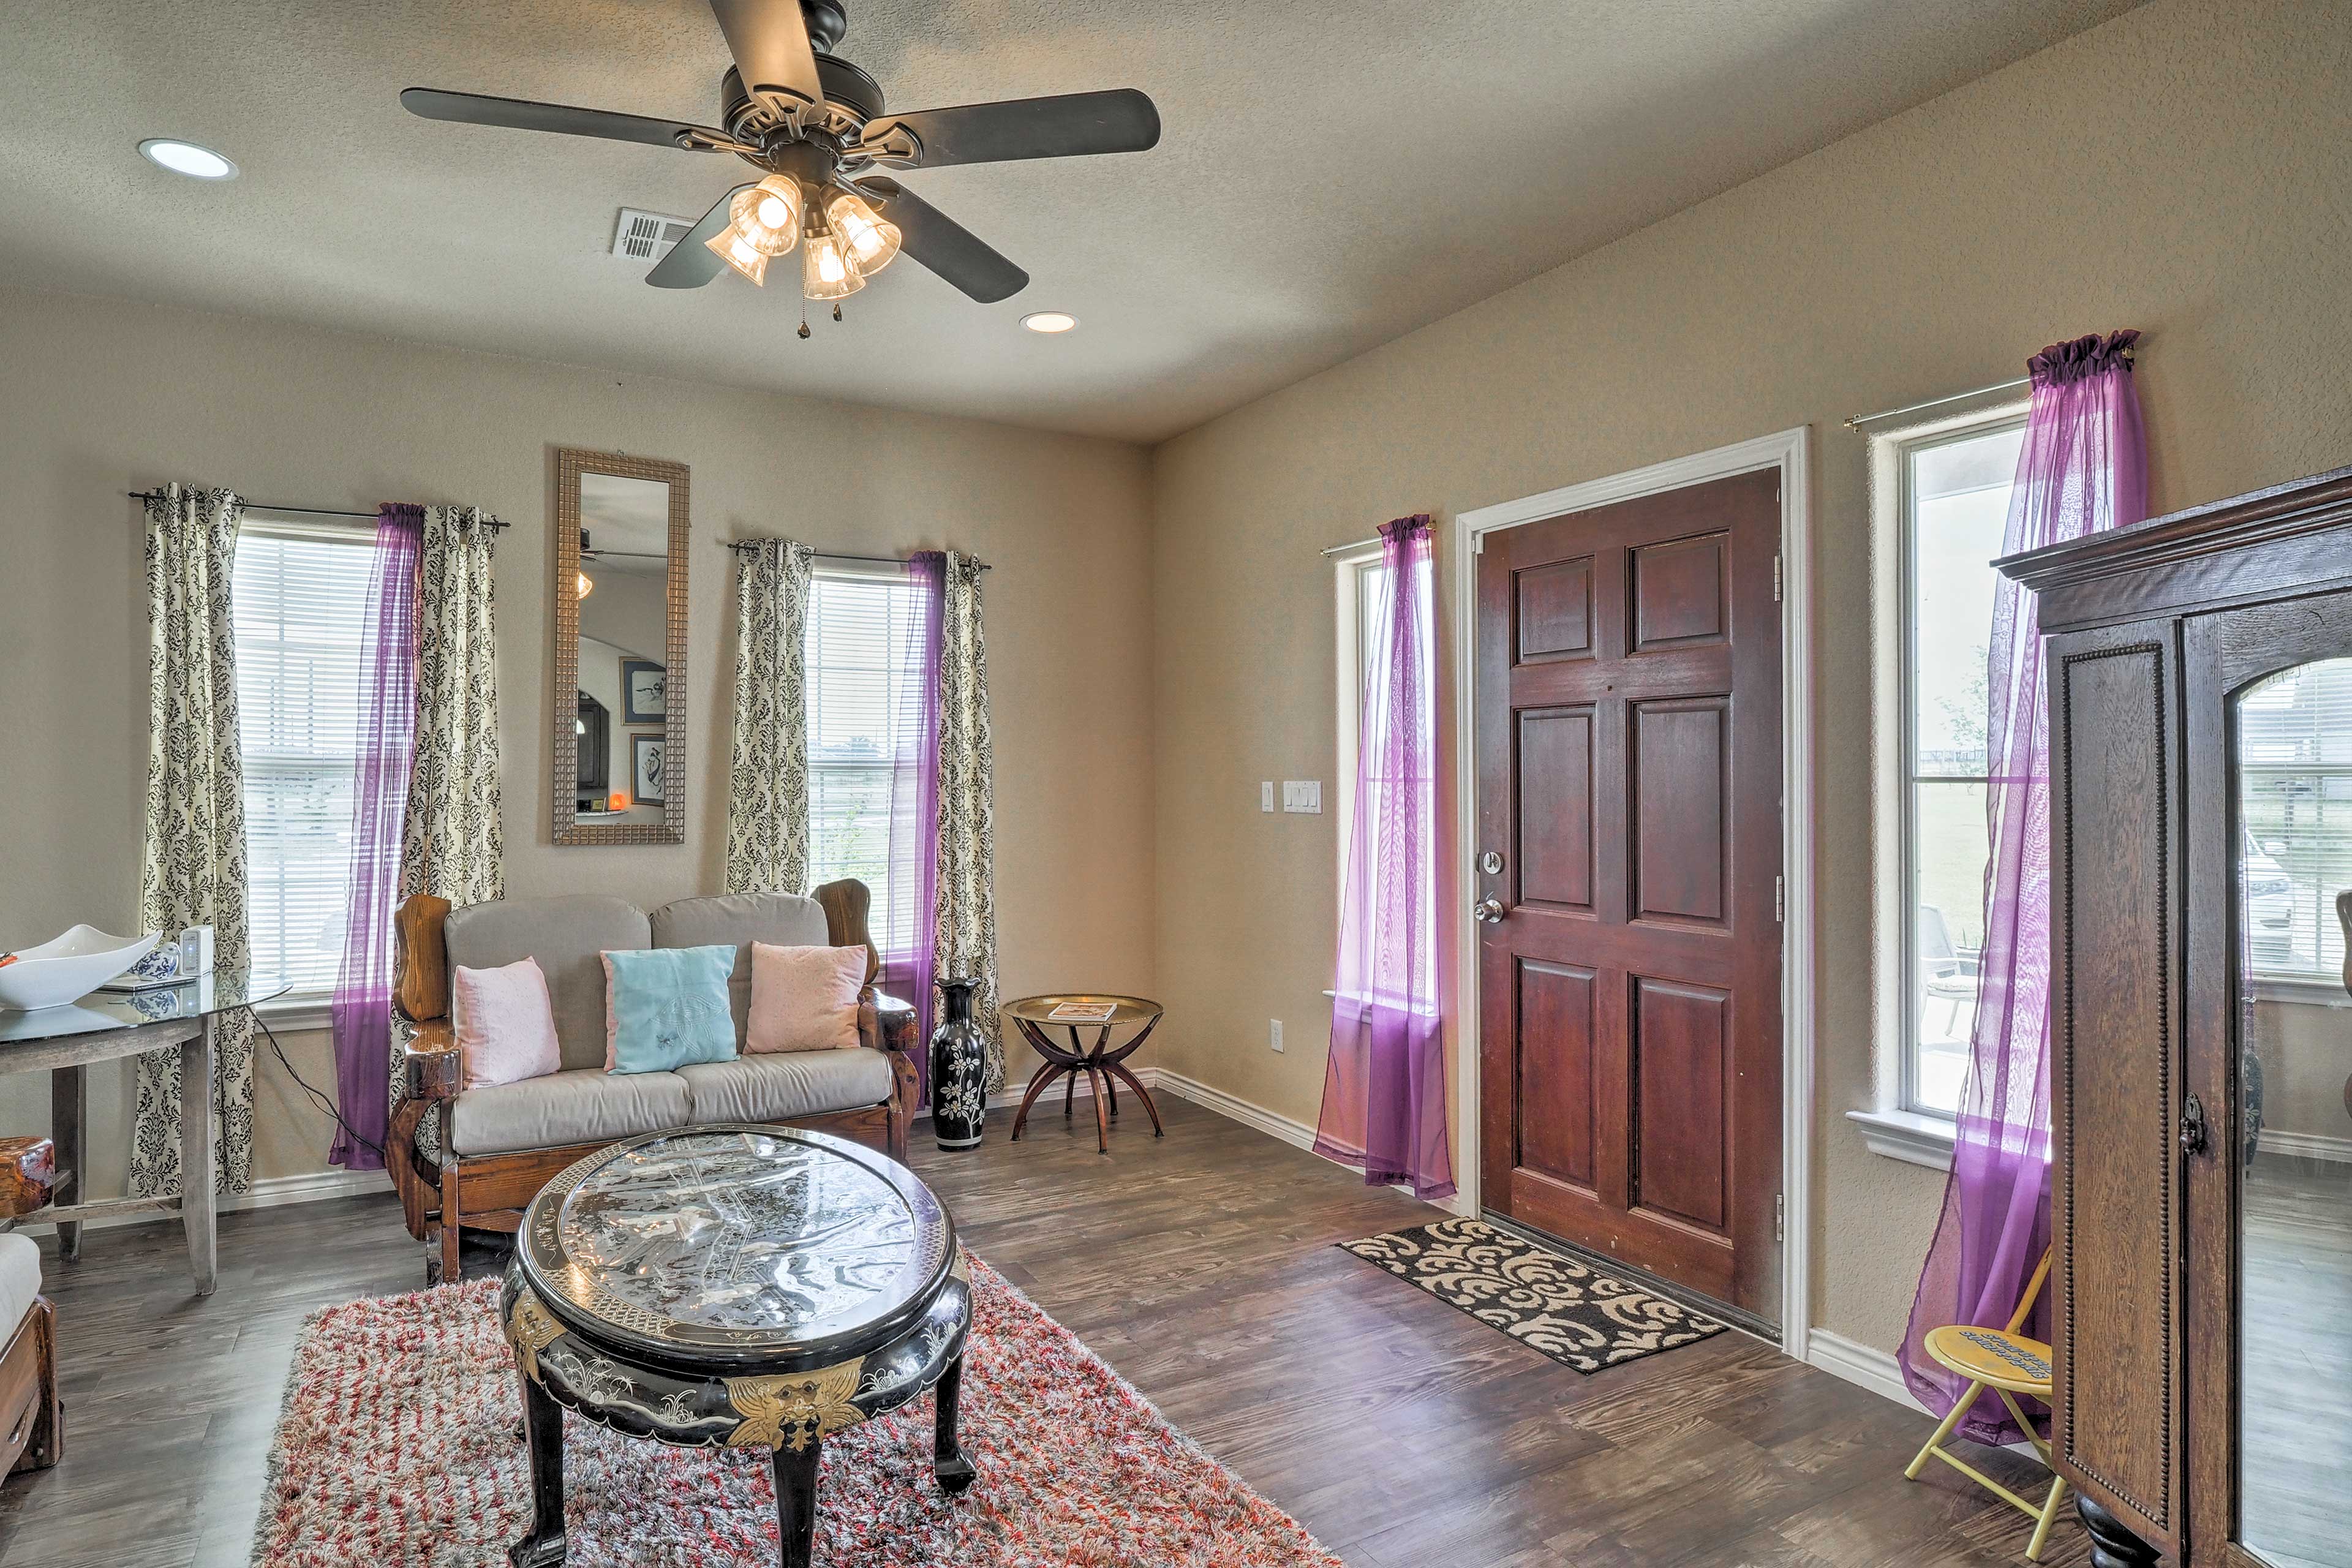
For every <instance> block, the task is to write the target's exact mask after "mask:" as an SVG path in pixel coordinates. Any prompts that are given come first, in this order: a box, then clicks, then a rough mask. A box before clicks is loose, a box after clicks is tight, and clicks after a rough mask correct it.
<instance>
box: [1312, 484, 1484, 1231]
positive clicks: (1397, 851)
mask: <svg viewBox="0 0 2352 1568" xmlns="http://www.w3.org/2000/svg"><path fill="white" fill-rule="evenodd" d="M1381 563H1382V565H1384V566H1385V567H1386V568H1387V570H1386V571H1385V572H1384V573H1383V574H1381V586H1380V589H1379V592H1378V594H1377V595H1376V597H1375V600H1374V606H1375V614H1374V615H1373V616H1371V617H1370V622H1371V629H1370V641H1371V647H1370V648H1369V649H1368V650H1366V651H1367V654H1368V657H1367V658H1366V660H1365V664H1364V669H1365V672H1366V678H1365V681H1364V707H1363V714H1362V723H1361V727H1360V729H1359V730H1358V731H1357V738H1358V747H1357V753H1356V798H1355V819H1354V821H1353V822H1351V823H1350V824H1349V844H1348V864H1347V872H1346V879H1345V881H1344V883H1343V886H1342V889H1341V891H1342V899H1341V902H1340V909H1339V978H1338V980H1337V982H1336V984H1335V985H1334V993H1335V996H1334V1000H1333V1002H1332V1004H1331V1055H1330V1059H1329V1062H1328V1066H1327V1067H1326V1068H1325V1070H1324V1077H1323V1114H1322V1117H1321V1119H1320V1121H1319V1122H1318V1125H1317V1127H1316V1131H1315V1152H1317V1153H1318V1154H1321V1155H1324V1156H1325V1157H1326V1158H1328V1159H1333V1160H1338V1161H1339V1162H1341V1163H1344V1164H1349V1165H1360V1166H1362V1167H1363V1171H1364V1181H1365V1184H1367V1185H1370V1186H1381V1185H1385V1184H1389V1183H1391V1182H1410V1183H1412V1190H1413V1192H1414V1194H1415V1195H1417V1196H1419V1197H1422V1198H1425V1199H1436V1198H1443V1197H1446V1196H1449V1195H1451V1194H1452V1193H1453V1191H1454V1159H1453V1155H1452V1152H1451V1151H1450V1150H1449V1149H1448V1147H1447V1141H1446V1126H1445V1049H1444V1020H1443V1017H1442V1015H1441V1013H1440V1011H1439V1005H1438V994H1437V974H1438V951H1437V898H1436V878H1437V712H1436V709H1435V707H1434V705H1433V704H1434V701H1435V696H1436V693H1435V689H1434V688H1435V665H1434V650H1433V647H1432V644H1433V641H1434V637H1435V625H1434V620H1433V607H1432V604H1431V598H1432V594H1433V582H1432V577H1433V572H1432V566H1431V556H1430V527H1429V519H1428V518H1427V517H1425V516H1423V517H1408V518H1400V519H1399V520H1397V521H1394V522H1391V523H1389V524H1387V525H1385V526H1384V527H1382V528H1381Z"/></svg>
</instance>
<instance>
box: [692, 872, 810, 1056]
mask: <svg viewBox="0 0 2352 1568" xmlns="http://www.w3.org/2000/svg"><path fill="white" fill-rule="evenodd" d="M652 923H653V945H654V946H656V947H707V946H709V945H710V944H711V943H713V942H728V943H730V944H732V946H733V947H734V949H735V972H734V973H733V974H732V975H731V976H730V978H729V979H728V982H727V1003H728V1006H729V1007H730V1009H731V1010H732V1011H733V1013H734V1015H735V1048H736V1049H737V1050H739V1051H740V1050H741V1049H742V1048H743V1030H744V1026H745V1021H746V1020H747V1019H748V1018H749V1017H750V1016H751V944H752V943H753V942H767V943H769V944H771V945H772V946H775V947H824V946H825V945H826V944H827V943H829V942H831V941H832V940H833V939H832V937H831V936H830V935H828V934H827V928H826V926H825V923H824V905H822V904H820V903H818V902H817V901H816V900H814V899H803V898H801V897H799V896H798V895H796V894H793V893H721V894H719V895H718V896H716V897H714V898H708V899H679V900H676V901H674V902H671V903H667V904H664V905H663V906H662V907H661V908H659V909H657V910H655V911H654V912H653V922H652Z"/></svg>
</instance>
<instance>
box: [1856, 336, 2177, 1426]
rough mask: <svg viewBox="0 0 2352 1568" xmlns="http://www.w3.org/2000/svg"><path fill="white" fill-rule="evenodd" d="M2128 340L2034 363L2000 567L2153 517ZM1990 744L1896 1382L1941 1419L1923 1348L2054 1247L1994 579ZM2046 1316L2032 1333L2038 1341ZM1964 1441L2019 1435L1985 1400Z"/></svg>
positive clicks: (2045, 1067)
mask: <svg viewBox="0 0 2352 1568" xmlns="http://www.w3.org/2000/svg"><path fill="white" fill-rule="evenodd" d="M2138 336H2139V334H2138V333H2137V332H2133V331H2121V332H2116V333H2113V334H2111V335H2109V336H2107V337H2104V338H2101V337H2087V338H2078V339H2076V340H2075V341H2074V342H2070V343H2056V344H2053V345H2052V346H2051V347H2049V348H2046V349H2044V350H2042V352H2041V353H2038V354H2036V355H2034V356H2033V358H2032V360H2030V361H2028V362H2027V365H2026V368H2027V371H2028V372H2029V373H2030V374H2031V375H2032V379H2033V406H2032V414H2031V415H2030V416H2028V420H2027V424H2026V429H2025V445H2024V447H2023V449H2022V450H2021V452H2020V453H2019V454H2018V459H2017V480H2016V486H2015V489H2013V490H2012V492H2011V496H2010V503H2009V528H2008V532H2007V534H2006V536H2005V538H2004V539H2003V541H2002V549H2003V552H2004V553H2009V554H2014V553H2015V552H2018V551H2021V550H2033V549H2037V548H2039V547H2040V546H2042V545H2045V544H2055V543H2057V542H2060V541H2062V540H2067V539H2074V538H2078V537H2080V536H2081V535H2083V534H2085V533H2095V532H2098V531H2101V530H2103V529H2109V528H2121V527H2125V526H2127V525H2129V524H2131V523H2135V522H2137V521H2141V520H2142V519H2143V518H2144V517H2146V516H2147V451H2146V448H2145V445H2144V442H2143V439H2142V437H2141V432H2140V417H2139V395H2138V394H2137V392H2136V391H2135V390H2134V388H2133V386H2132V379H2131V362H2130V360H2129V359H2128V358H2126V355H2125V353H2124V351H2125V350H2126V348H2128V347H2129V346H2130V345H2131V343H2132V342H2133V341H2134V340H2136V339H2137V337H2138ZM1987 674H1988V687H1989V689H1990V703H1991V711H1990V726H1989V727H1988V729H1987V730H1986V731H1985V733H1986V735H1987V737H1988V742H1987V743H1988V746H1989V748H1990V754H1989V755H1988V757H1987V758H1986V762H1987V772H1988V774H1989V782H1988V785H1987V788H1986V799H1985V825H1986V831H1987V837H1988V839H1989V842H1990V849H1991V859H1990V864H1989V865H1988V866H1987V867H1986V869H1985V925H1984V931H1985V939H1984V954H1983V959H1982V961H1981V963H1980V966H1979V967H1980V972H1981V973H1980V978H1979V991H1978V996H1977V1013H1976V1024H1975V1026H1974V1028H1973V1030H1972V1031H1971V1033H1970V1037H1969V1053H1970V1054H1969V1072H1968V1078H1967V1080H1966V1082H1965V1084H1964V1086H1963V1087H1962V1089H1961V1091H1960V1106H1959V1115H1958V1124H1957V1127H1956V1130H1955V1136H1954V1143H1953V1149H1952V1175H1951V1180H1950V1181H1949V1183H1948V1184H1947V1185H1946V1187H1945V1189H1944V1212H1943V1217H1942V1219H1941V1220H1940V1221H1939V1222H1938V1223H1937V1226H1936V1239H1935V1241H1934V1242H1933V1244H1932V1245H1931V1246H1930V1247H1929V1248H1928V1252H1927V1267H1926V1268H1924V1269H1923V1270H1921V1272H1920V1275H1919V1290H1918V1294H1917V1296H1916V1298H1915V1299H1914V1300H1913V1301H1912V1305H1911V1322H1910V1328H1909V1330H1908V1331H1907V1332H1906V1334H1905V1336H1904V1341H1903V1355H1902V1361H1903V1380H1904V1382H1905V1383H1906V1384H1909V1385H1910V1389H1911V1392H1912V1393H1913V1394H1916V1396H1917V1397H1918V1399H1919V1401H1920V1403H1922V1404H1923V1405H1927V1407H1928V1409H1930V1410H1932V1411H1934V1412H1935V1413H1936V1414H1937V1415H1944V1414H1947V1413H1948V1412H1949V1411H1950V1410H1951V1408H1952V1405H1953V1402H1954V1401H1956V1400H1957V1399H1958V1398H1959V1396H1960V1394H1961V1391H1962V1390H1963V1389H1965V1388H1966V1387H1967V1384H1966V1382H1965V1380H1963V1379H1961V1378H1958V1377H1957V1376H1955V1375H1954V1374H1952V1373H1948V1372H1946V1371H1945V1370H1944V1369H1943V1368H1942V1367H1940V1366H1938V1365H1937V1364H1936V1363H1935V1361H1934V1360H1933V1359H1931V1358H1930V1357H1929V1356H1928V1355H1927V1351H1926V1349H1925V1341H1926V1338H1927V1333H1928V1331H1930V1330H1932V1329H1936V1328H1940V1327H1942V1326H1943V1325H1945V1324H1948V1323H1974V1324H1978V1325H1981V1326H1984V1327H1990V1328H1999V1327H2000V1326H2001V1325H2002V1324H2004V1323H2006V1322H2007V1321H2009V1316H2010V1314H2011V1312H2013V1311H2015V1310H2017V1303H2018V1301H2019V1300H2021V1298H2022V1297H2023V1296H2024V1293H2025V1286H2026V1284H2027V1282H2028V1281H2029V1280H2030V1279H2032V1275H2033V1270H2034V1268H2035V1266H2036V1265H2037V1264H2038V1263H2039V1262H2040V1261H2041V1259H2042V1249H2043V1248H2044V1247H2048V1246H2049V1244H2050V728H2049V708H2048V703H2047V700H2046V698H2045V695H2044V692H2043V690H2042V631H2041V626H2040V625H2039V623H2038V621H2037V619H2036V617H2035V614H2034V605H2033V597H2032V595H2030V594H2027V593H2025V592H2024V591H2023V590H2021V588H2019V587H2018V585H2017V584H2015V583H2013V582H2011V581H2010V580H2009V579H2008V578H2006V577H2003V578H2001V579H2000V582H1999V584H1998V586H1997V588H1996V589H1995V593H1994V598H1993V617H1992V642H1991V647H1990V654H1989V656H1988V670H1987ZM2048 1308H2049V1299H2048V1297H2047V1295H2046V1294H2045V1295H2044V1296H2043V1298H2042V1300H2041V1301H2040V1302H2038V1303H2036V1306H2035V1315H2034V1318H2033V1320H2032V1321H2031V1322H2030V1323H2029V1329H2030V1330H2031V1331H2032V1333H2033V1334H2034V1335H2035V1337H2036V1338H2040V1339H2045V1340H2046V1339H2047V1338H2048V1337H2049V1331H2048V1328H2047V1326H2046V1325H2047V1322H2048V1317H2047V1313H2048ZM1958 1430H1959V1432H1960V1434H1961V1435H1962V1436H1968V1437H1972V1438H1974V1439H1976V1440H1977V1441H1979V1442H1982V1443H2013V1442H2017V1441H2019V1440H2020V1439H2021V1438H2022V1437H2023V1436H2024V1434H2022V1433H2021V1432H2020V1431H2018V1429H2017V1425H2016V1423H2015V1422H2013V1421H2011V1419H2010V1418H2009V1414H2008V1412H2007V1411H2006V1410H2005V1409H2003V1408H2002V1406H2001V1405H2000V1401H1999V1400H1998V1399H1997V1398H1995V1397H1994V1396H1993V1395H1991V1394H1984V1395H1982V1396H1980V1397H1979V1400H1978V1402H1977V1406H1976V1408H1975V1409H1974V1410H1972V1411H1970V1412H1969V1414H1968V1415H1964V1416H1962V1417H1961V1420H1960V1425H1959V1428H1958Z"/></svg>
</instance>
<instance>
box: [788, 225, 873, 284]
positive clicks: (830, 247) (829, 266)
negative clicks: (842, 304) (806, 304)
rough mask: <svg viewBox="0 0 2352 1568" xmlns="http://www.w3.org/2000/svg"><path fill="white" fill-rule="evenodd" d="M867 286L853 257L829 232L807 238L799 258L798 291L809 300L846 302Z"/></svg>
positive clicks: (838, 239)
mask: <svg viewBox="0 0 2352 1568" xmlns="http://www.w3.org/2000/svg"><path fill="white" fill-rule="evenodd" d="M865 287H866V279H865V277H864V276H863V275H862V274H861V273H859V271H858V270H857V261H856V258H855V257H853V256H851V255H850V253H849V250H848V247H846V246H845V245H843V244H842V242H841V237H840V236H838V235H836V234H835V233H834V232H833V231H832V230H830V229H824V230H820V231H818V232H817V233H815V234H812V235H810V236H809V237H808V249H807V250H806V251H804V252H803V254H802V257H801V292H802V293H803V294H805V295H806V296H808V297H809V298H810V299H812V300H846V299H847V298H849V296H851V295H852V294H855V293H856V292H857V291H858V290H859V289H863V288H865Z"/></svg>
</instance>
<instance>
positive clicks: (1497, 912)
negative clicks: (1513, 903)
mask: <svg viewBox="0 0 2352 1568" xmlns="http://www.w3.org/2000/svg"><path fill="white" fill-rule="evenodd" d="M1470 913H1471V916H1472V918H1474V919H1475V920H1477V921H1481V922H1482V923H1484V924H1486V925H1490V926H1495V925H1501V924H1502V923H1503V900H1500V899H1481V900H1478V901H1477V902H1476V903H1475V904H1473V905H1471V906H1470Z"/></svg>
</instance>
